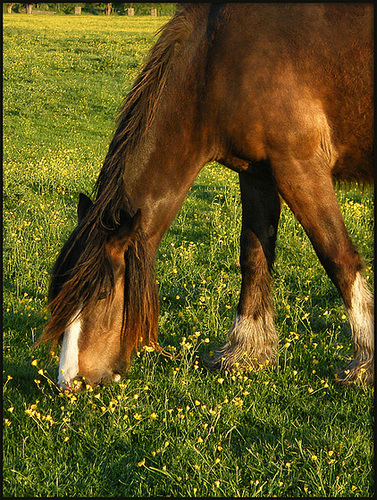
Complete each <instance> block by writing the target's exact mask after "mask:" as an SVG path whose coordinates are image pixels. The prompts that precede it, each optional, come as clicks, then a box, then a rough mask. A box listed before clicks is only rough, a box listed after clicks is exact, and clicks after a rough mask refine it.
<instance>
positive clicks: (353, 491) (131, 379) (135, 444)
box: [3, 14, 373, 497]
mask: <svg viewBox="0 0 377 500" xmlns="http://www.w3.org/2000/svg"><path fill="white" fill-rule="evenodd" d="M166 20H167V19H166V18H165V19H163V18H154V19H153V18H131V19H130V18H127V17H122V18H111V19H107V18H105V17H100V18H96V17H90V16H85V17H82V18H79V17H74V16H72V17H69V16H67V17H53V18H52V17H51V16H50V17H49V16H43V15H41V16H26V15H21V14H20V15H10V16H8V15H4V207H3V215H4V294H3V295H4V297H3V298H4V355H3V360H4V368H3V378H4V397H3V401H4V433H3V458H4V462H3V467H4V473H3V490H4V494H5V495H6V496H17V497H20V496H54V495H57V496H119V495H121V496H168V495H174V496H272V495H276V496H278V497H279V496H304V497H306V496H371V495H372V493H373V470H372V463H373V443H372V439H373V433H372V431H373V428H372V398H373V391H372V390H371V389H368V388H364V387H340V386H338V385H337V384H336V383H335V381H334V373H335V370H336V368H337V367H338V366H341V365H342V364H344V363H345V361H346V358H347V357H349V356H350V354H351V342H350V335H349V326H348V323H347V321H346V317H345V311H344V309H343V306H342V303H341V300H340V298H339V296H338V294H337V292H336V290H335V288H334V286H333V285H332V283H331V282H330V280H329V279H328V277H327V276H326V274H325V272H324V270H323V268H322V267H321V265H320V264H319V262H318V260H317V258H316V256H315V253H314V251H313V249H312V247H311V245H310V243H309V241H308V239H307V237H306V236H305V235H304V234H303V231H302V229H301V227H300V226H299V224H298V223H297V222H296V220H295V219H294V218H293V216H292V214H291V213H290V212H289V210H288V209H287V207H286V206H284V207H283V211H282V218H281V223H280V226H279V235H278V242H277V256H276V265H275V269H274V288H273V297H274V303H275V310H276V322H277V325H278V330H279V335H280V344H279V366H278V367H277V368H276V369H270V370H265V371H261V372H258V373H255V372H248V373H236V372H234V373H227V374H216V373H215V374H213V373H208V372H207V371H206V370H205V369H203V368H202V366H201V364H200V359H199V356H200V355H202V354H203V353H208V352H209V351H211V350H214V349H215V348H216V347H217V346H218V345H219V344H220V343H221V342H222V341H223V339H224V337H225V334H226V331H227V329H228V328H229V327H230V325H231V324H232V320H233V316H234V312H235V308H236V306H237V301H238V294H239V289H240V282H241V277H240V272H239V270H238V268H237V267H236V266H235V260H237V259H238V253H239V250H238V241H239V231H240V222H241V208H240V199H239V188H238V180H237V176H236V175H235V174H234V173H233V172H230V171H228V170H226V169H225V168H223V167H221V166H219V165H217V164H210V165H208V166H207V167H206V168H205V169H204V170H203V171H202V172H201V174H200V175H199V176H198V178H197V180H196V181H195V183H194V185H193V187H192V189H191V190H190V192H189V194H188V197H187V199H186V200H185V202H184V204H183V206H182V209H181V211H180V212H179V214H178V216H177V218H176V219H175V221H174V223H173V225H172V227H171V228H170V229H169V231H168V232H167V234H166V235H165V237H164V239H163V241H162V244H161V247H160V250H159V254H158V259H157V263H156V267H157V278H158V282H159V287H160V298H161V315H160V337H159V340H160V343H161V345H163V346H164V347H165V348H166V349H167V350H169V351H170V352H172V353H178V352H179V353H180V355H179V356H178V357H177V358H175V359H168V358H164V357H162V356H161V355H157V354H156V353H153V352H147V351H144V352H142V353H140V356H138V357H136V358H135V361H134V363H133V365H132V368H131V370H130V373H129V375H128V377H127V378H125V379H123V380H122V382H121V383H120V384H112V385H109V386H107V387H104V388H102V389H100V390H99V389H98V388H95V389H94V391H92V392H87V393H85V394H80V395H78V396H77V397H76V396H69V395H68V396H67V395H63V394H61V393H58V391H57V389H56V387H55V384H54V382H55V380H56V376H57V358H54V359H53V361H49V357H48V354H47V352H46V350H45V348H43V347H41V348H38V349H37V350H35V351H31V346H32V345H33V342H34V340H35V339H36V338H37V337H38V336H39V334H40V333H41V331H42V328H43V324H44V322H45V319H46V312H45V306H46V294H47V289H48V281H49V270H50V269H51V266H52V264H53V262H54V260H55V258H56V255H57V253H58V251H59V249H60V248H61V246H62V244H63V242H64V241H65V240H66V238H67V236H68V235H69V233H70V231H71V230H72V228H73V227H74V225H75V218H76V204H77V199H78V193H79V192H80V191H83V192H85V193H87V194H90V193H91V191H92V188H93V186H94V182H95V179H96V177H97V175H98V172H99V170H100V168H101V164H102V161H103V159H104V156H105V154H106V149H107V146H108V143H109V141H110V139H111V135H112V131H113V127H114V117H115V115H116V112H117V109H118V107H119V106H120V104H121V102H122V99H123V97H124V95H125V94H126V92H127V90H128V89H129V88H130V85H131V82H132V80H133V79H134V78H135V77H136V75H137V72H138V70H139V68H140V64H141V62H142V60H143V58H144V57H145V55H146V53H147V51H148V48H149V47H150V46H151V44H152V43H153V40H154V37H153V33H154V31H155V30H156V29H157V28H158V27H159V26H160V25H162V24H163V23H164V22H165V21H166ZM338 198H339V202H340V205H341V208H342V211H343V214H344V217H345V221H346V225H347V227H348V229H349V232H350V235H351V237H352V239H353V241H354V242H355V244H356V246H357V248H358V249H359V250H360V252H361V253H362V254H363V256H364V261H365V263H366V277H367V280H368V281H369V282H370V284H371V286H372V285H373V192H372V190H371V189H369V188H365V189H364V191H361V190H360V189H358V188H357V187H352V188H351V187H350V188H348V189H346V188H342V189H339V190H338ZM34 359H37V360H38V361H37V365H36V366H35V363H34V364H33V365H32V364H31V362H32V361H33V360H34Z"/></svg>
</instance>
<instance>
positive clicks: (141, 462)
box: [137, 458, 145, 467]
mask: <svg viewBox="0 0 377 500" xmlns="http://www.w3.org/2000/svg"><path fill="white" fill-rule="evenodd" d="M144 464H145V458H143V460H140V462H138V463H137V465H138V467H142V466H143V465H144Z"/></svg>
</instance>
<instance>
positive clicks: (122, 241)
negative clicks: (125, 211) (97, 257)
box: [107, 209, 141, 260]
mask: <svg viewBox="0 0 377 500" xmlns="http://www.w3.org/2000/svg"><path fill="white" fill-rule="evenodd" d="M140 224H141V210H140V209H139V210H138V211H137V212H136V213H135V215H134V216H133V217H132V218H131V219H130V220H129V222H128V223H127V224H123V225H122V226H121V227H119V228H118V229H117V230H116V231H114V232H113V233H112V234H111V235H110V236H109V238H108V243H107V244H108V247H107V248H108V251H109V252H110V255H111V256H112V258H113V259H114V260H123V259H124V252H125V251H126V250H127V247H128V245H129V242H130V241H131V240H132V238H133V237H134V235H135V234H136V233H137V231H138V230H139V228H140Z"/></svg>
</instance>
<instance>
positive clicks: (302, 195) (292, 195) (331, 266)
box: [273, 159, 374, 384]
mask: <svg viewBox="0 0 377 500" xmlns="http://www.w3.org/2000/svg"><path fill="white" fill-rule="evenodd" d="M317 161H318V159H317ZM273 165H274V164H273ZM276 165H277V167H276V171H275V178H276V180H277V184H278V188H279V191H280V193H281V195H282V196H283V198H284V199H285V200H286V202H287V203H288V205H289V206H290V208H291V209H292V211H293V213H294V214H295V216H296V217H297V219H298V220H299V221H300V222H301V224H302V226H303V227H304V229H305V231H306V233H307V234H308V236H309V238H310V240H311V242H312V244H313V247H314V249H315V251H316V253H317V255H318V257H319V259H320V261H321V263H322V265H323V267H324V268H325V270H326V271H327V274H328V275H329V277H330V278H331V280H332V281H333V283H334V284H335V286H336V287H337V289H338V290H339V292H340V294H341V296H342V299H343V302H344V304H345V306H346V308H347V312H348V317H349V321H350V325H351V331H352V338H353V343H354V358H353V360H352V361H351V362H350V363H349V364H348V366H346V367H345V368H344V369H343V371H342V372H341V373H339V374H338V379H339V380H340V381H342V382H345V383H349V382H355V381H360V382H365V383H368V384H372V383H373V379H374V358H373V351H374V332H373V330H374V322H373V309H374V307H373V296H372V294H371V292H370V291H369V290H368V287H367V286H366V283H365V281H364V278H363V276H362V274H361V270H362V263H361V260H360V257H359V255H358V254H357V252H356V250H355V248H354V246H353V245H352V243H351V240H350V238H349V236H348V233H347V230H346V227H345V225H344V221H343V217H342V214H341V212H340V209H339V206H338V203H337V200H336V196H335V192H334V188H333V185H332V181H331V176H330V174H329V173H328V172H326V171H321V170H320V168H318V163H317V162H314V161H313V160H312V161H309V162H307V163H306V164H305V165H302V164H301V162H299V161H296V160H293V161H291V162H289V163H288V162H279V163H278V164H276Z"/></svg>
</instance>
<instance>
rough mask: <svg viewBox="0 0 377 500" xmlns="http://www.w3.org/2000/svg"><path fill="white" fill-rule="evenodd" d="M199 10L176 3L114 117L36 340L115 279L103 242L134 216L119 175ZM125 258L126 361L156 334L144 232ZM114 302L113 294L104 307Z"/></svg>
mask: <svg viewBox="0 0 377 500" xmlns="http://www.w3.org/2000/svg"><path fill="white" fill-rule="evenodd" d="M204 7H205V6H203V4H202V5H200V4H188V5H181V6H179V7H178V9H177V12H176V14H175V15H174V17H173V18H172V19H171V20H170V21H169V22H168V23H167V24H166V25H165V26H163V27H162V28H161V29H160V30H159V31H158V33H160V38H159V39H158V41H157V42H156V44H155V45H154V46H153V47H152V49H151V51H150V54H149V57H148V58H147V60H146V62H145V64H144V67H143V69H142V71H141V73H140V75H139V76H138V78H137V79H136V81H135V83H134V85H133V87H132V89H131V91H130V92H129V94H128V96H127V97H126V99H125V102H124V104H123V106H122V107H121V110H120V112H119V114H118V117H117V128H116V132H115V134H114V138H113V139H112V141H111V144H110V146H109V150H108V153H107V155H106V158H105V161H104V164H103V167H102V169H101V172H100V174H99V177H98V179H97V182H96V185H95V188H94V193H95V195H96V200H95V203H94V204H93V206H91V208H90V210H88V211H87V214H86V215H85V217H84V218H83V220H82V221H81V223H80V224H79V226H78V227H77V228H76V229H75V231H74V232H73V233H72V234H71V236H70V238H69V239H68V241H67V243H66V244H65V245H64V247H63V248H62V250H61V252H60V255H59V257H58V259H57V261H56V263H55V266H54V269H53V271H52V280H51V283H50V291H49V297H50V303H49V308H50V311H51V319H50V321H49V323H48V324H47V326H46V328H45V330H44V332H43V334H42V336H41V338H40V339H39V341H38V342H37V345H38V344H40V343H42V342H44V341H46V340H50V341H51V342H52V345H54V344H56V342H57V341H58V339H59V337H60V336H61V335H62V334H63V333H64V330H65V328H66V327H67V325H68V323H69V322H71V321H73V319H74V315H75V314H76V313H77V309H78V305H79V304H80V305H81V306H82V308H83V309H84V308H85V307H88V308H90V307H91V306H92V305H93V304H94V303H95V301H96V300H98V298H99V296H100V294H101V290H103V289H104V288H105V289H109V288H110V289H112V288H113V284H114V276H113V273H112V270H111V266H110V265H109V263H108V261H107V258H106V255H105V251H104V249H105V242H106V241H107V237H108V235H109V234H111V233H113V232H114V231H116V230H117V229H118V228H119V227H120V226H122V225H123V224H125V223H128V222H129V221H130V219H131V218H132V217H133V216H134V214H135V208H134V207H133V205H132V202H131V200H130V199H129V197H128V195H127V191H126V187H125V185H124V178H123V173H124V168H125V164H126V161H127V157H128V154H129V153H131V152H132V151H133V150H134V149H135V148H136V147H137V145H138V144H140V141H141V140H142V137H143V135H144V133H145V132H146V131H147V130H148V129H149V127H150V126H151V124H152V122H153V119H154V116H155V113H156V110H157V107H158V105H159V102H160V100H161V96H162V94H163V91H164V88H165V85H166V82H167V79H168V76H169V73H170V70H171V68H172V61H173V55H174V53H175V50H176V47H177V44H181V43H183V42H184V40H185V39H186V38H187V36H188V34H189V33H190V31H191V29H192V26H193V22H194V19H195V18H196V16H197V15H198V13H200V12H202V11H203V8H204ZM125 261H126V276H125V306H124V307H125V325H124V328H123V339H125V340H126V341H127V343H128V344H129V345H128V347H127V348H126V349H125V356H126V361H127V362H128V361H129V357H130V353H131V350H132V349H131V347H133V346H137V345H138V344H139V342H140V337H141V336H144V340H143V341H144V342H148V341H152V342H153V340H154V339H157V332H155V331H154V328H155V326H154V325H156V324H157V315H158V299H157V292H156V290H155V288H156V285H155V275H154V266H153V262H152V259H151V257H150V256H149V254H148V250H147V243H146V236H145V234H143V232H142V231H141V230H139V231H138V232H137V234H135V235H134V237H133V241H132V242H130V245H129V248H128V250H127V251H126V253H125ZM64 276H65V278H64ZM126 288H127V289H126ZM111 300H112V296H111V295H110V296H109V298H108V304H109V306H110V304H111ZM148 325H149V326H148ZM129 337H131V338H129ZM132 343H133V346H132V345H131V344H132Z"/></svg>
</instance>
